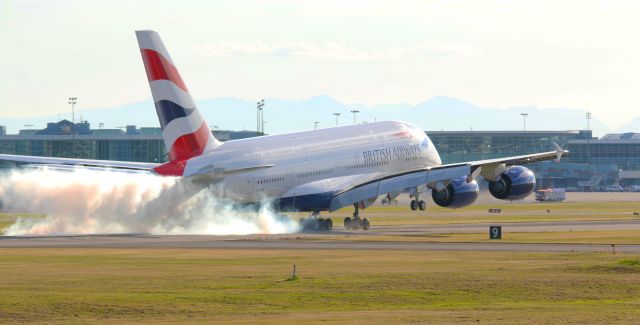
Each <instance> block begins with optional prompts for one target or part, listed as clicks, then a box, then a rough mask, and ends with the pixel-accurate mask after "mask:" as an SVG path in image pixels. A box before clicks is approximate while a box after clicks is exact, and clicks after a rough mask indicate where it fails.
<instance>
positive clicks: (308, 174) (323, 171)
mask: <svg viewBox="0 0 640 325" xmlns="http://www.w3.org/2000/svg"><path fill="white" fill-rule="evenodd" d="M419 158H420V157H417V156H416V157H410V158H406V159H405V160H406V161H410V160H417V159H419ZM389 162H390V161H389V160H387V161H376V162H371V163H366V164H355V165H347V166H346V168H347V169H359V168H367V167H374V166H384V165H388V164H389ZM331 173H333V170H332V169H321V170H315V171H311V172H306V173H300V174H298V175H297V176H298V178H305V177H314V176H321V175H329V174H331ZM275 182H284V177H275V178H267V179H262V180H259V181H258V184H268V183H275Z"/></svg>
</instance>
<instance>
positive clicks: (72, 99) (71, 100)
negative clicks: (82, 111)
mask: <svg viewBox="0 0 640 325" xmlns="http://www.w3.org/2000/svg"><path fill="white" fill-rule="evenodd" d="M77 100H78V97H69V104H71V123H74V124H75V123H76V103H77Z"/></svg>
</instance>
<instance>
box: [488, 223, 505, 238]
mask: <svg viewBox="0 0 640 325" xmlns="http://www.w3.org/2000/svg"><path fill="white" fill-rule="evenodd" d="M489 239H502V226H489Z"/></svg>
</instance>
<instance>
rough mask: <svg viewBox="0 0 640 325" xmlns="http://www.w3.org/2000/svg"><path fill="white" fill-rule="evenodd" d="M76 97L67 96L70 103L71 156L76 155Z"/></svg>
mask: <svg viewBox="0 0 640 325" xmlns="http://www.w3.org/2000/svg"><path fill="white" fill-rule="evenodd" d="M77 100H78V97H69V104H71V156H72V157H74V158H75V156H76V103H77Z"/></svg>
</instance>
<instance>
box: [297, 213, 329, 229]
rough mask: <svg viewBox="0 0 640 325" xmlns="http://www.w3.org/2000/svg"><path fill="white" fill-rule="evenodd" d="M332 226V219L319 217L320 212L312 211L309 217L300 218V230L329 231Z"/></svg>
mask: <svg viewBox="0 0 640 325" xmlns="http://www.w3.org/2000/svg"><path fill="white" fill-rule="evenodd" d="M332 228H333V220H331V219H328V218H327V219H325V218H320V212H317V211H315V212H312V213H311V214H310V215H309V218H306V219H305V218H303V219H300V229H302V231H330V230H331V229H332Z"/></svg>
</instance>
